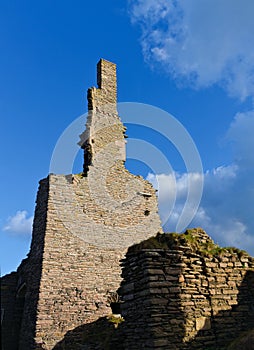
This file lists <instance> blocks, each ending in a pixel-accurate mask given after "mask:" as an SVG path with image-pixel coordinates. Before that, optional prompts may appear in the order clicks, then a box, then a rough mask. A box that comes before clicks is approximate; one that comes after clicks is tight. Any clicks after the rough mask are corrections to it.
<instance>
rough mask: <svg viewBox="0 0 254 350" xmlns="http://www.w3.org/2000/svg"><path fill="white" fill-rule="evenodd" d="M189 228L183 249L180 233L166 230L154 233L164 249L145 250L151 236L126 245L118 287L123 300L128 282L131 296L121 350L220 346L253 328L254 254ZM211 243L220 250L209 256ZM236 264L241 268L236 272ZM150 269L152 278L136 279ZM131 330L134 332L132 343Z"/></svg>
mask: <svg viewBox="0 0 254 350" xmlns="http://www.w3.org/2000/svg"><path fill="white" fill-rule="evenodd" d="M191 232H192V236H189V235H190V232H186V237H188V239H189V241H188V239H186V249H185V248H184V245H182V244H183V242H182V240H183V239H184V235H178V236H177V235H175V234H172V235H170V234H168V235H165V237H164V236H162V238H161V237H158V238H157V239H158V242H160V243H161V244H162V246H163V248H162V249H161V250H159V249H158V248H157V249H156V254H155V255H152V254H149V255H148V254H147V251H148V249H149V241H150V242H151V243H152V245H153V246H154V245H155V243H156V242H154V240H156V238H155V237H154V238H151V239H150V240H148V241H145V242H142V243H141V244H139V245H137V246H134V247H131V248H130V249H129V250H128V253H127V255H126V258H125V260H124V261H123V263H122V264H123V272H122V276H123V281H122V286H121V288H120V290H119V292H120V294H121V295H122V298H123V300H126V297H128V295H129V293H130V291H128V289H125V284H127V285H130V284H131V286H132V288H131V295H132V298H131V299H130V300H129V302H128V304H127V305H125V302H124V303H123V305H122V313H123V316H124V317H125V322H124V324H123V326H122V332H123V335H124V338H123V343H124V349H128V350H136V349H142V346H143V344H147V343H149V344H152V345H151V349H157V348H158V349H160V348H161V349H164V346H165V349H185V350H187V349H189V350H192V349H199V350H203V349H220V350H223V349H226V346H227V345H228V344H229V343H230V342H231V341H232V339H234V338H235V337H237V336H238V335H239V334H240V333H241V332H242V331H243V330H247V329H251V328H252V327H254V308H253V305H254V259H253V258H251V257H248V256H247V254H244V253H243V252H241V251H237V250H234V251H232V252H228V251H227V250H226V249H225V250H223V249H221V248H219V247H216V246H215V245H214V244H213V242H212V241H211V239H210V237H208V236H207V234H206V233H205V232H204V231H203V230H201V229H194V230H192V231H191ZM201 236H202V238H201ZM163 237H164V240H163ZM195 237H197V240H196V239H195ZM178 240H179V241H181V253H179V250H178V247H179V245H178V242H177V241H178ZM197 241H198V244H196V243H197ZM166 244H167V245H168V247H166ZM144 247H145V249H144V250H143V248H144ZM174 247H176V249H175V251H174V254H172V248H174ZM209 247H210V248H209ZM204 248H206V251H204ZM214 248H216V249H217V251H218V252H220V254H214V255H212V256H210V253H209V249H210V250H211V251H212V250H214ZM167 249H169V250H170V252H171V254H170V255H169V254H167ZM215 251H216V250H215ZM151 252H153V248H151V249H150V253H151ZM242 254H244V258H243V255H242ZM149 256H152V259H149V258H148V257H149ZM243 259H244V260H246V264H247V265H246V266H243V265H241V267H239V266H238V265H239V264H238V262H239V261H241V260H243ZM222 261H223V262H222ZM154 266H157V267H158V268H157V269H154ZM179 266H180V268H179ZM235 266H238V268H239V270H238V271H237V272H236V267H235ZM200 267H201V269H200ZM214 268H216V271H214V270H213V269H214ZM151 271H152V277H153V278H154V282H152V283H151V282H150V281H149V280H142V283H139V281H140V280H139V276H146V275H148V274H151ZM156 272H157V279H155V278H156ZM161 276H163V280H162V282H160V281H159V278H160V277H161ZM165 281H167V283H169V282H170V283H171V284H170V286H168V287H167V284H165ZM160 286H161V287H162V288H160ZM165 287H167V288H165ZM134 332H135V334H137V335H138V337H137V339H136V341H135V342H133V341H132V335H133V333H134ZM159 335H161V338H159V339H158V338H157V337H158V336H159Z"/></svg>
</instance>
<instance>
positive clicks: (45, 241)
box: [20, 60, 162, 350]
mask: <svg viewBox="0 0 254 350" xmlns="http://www.w3.org/2000/svg"><path fill="white" fill-rule="evenodd" d="M98 86H99V88H98V89H96V88H92V89H91V90H90V92H89V93H88V95H89V109H90V112H89V113H90V114H89V116H88V121H87V131H86V133H84V134H83V135H81V145H82V147H83V148H84V149H85V151H87V152H88V151H89V152H90V155H89V157H90V158H89V163H87V164H86V167H85V169H86V173H83V174H79V175H53V174H51V175H49V176H48V178H47V179H45V180H43V181H42V182H41V187H40V190H39V192H38V197H37V207H36V212H35V219H34V228H33V240H32V245H31V250H30V253H29V258H28V262H27V265H26V267H25V270H24V271H25V273H23V275H24V281H25V282H26V283H27V292H26V298H25V305H24V317H23V322H22V327H21V340H20V349H21V350H27V349H47V350H49V349H53V348H55V349H57V346H58V345H57V344H58V343H60V342H61V341H62V339H63V338H64V335H65V334H66V333H67V332H69V331H71V330H74V329H77V328H78V327H79V326H81V325H83V324H89V323H91V322H94V321H96V320H97V319H98V318H99V317H101V316H106V315H108V314H109V313H111V309H110V307H109V303H108V301H107V294H108V292H115V291H116V290H117V289H118V287H119V284H120V281H121V268H120V264H119V260H120V259H122V258H123V256H124V253H125V251H126V249H127V247H128V246H130V245H132V244H134V243H138V242H141V241H142V240H144V239H146V238H148V237H149V236H150V235H151V234H156V233H157V232H161V231H162V229H161V225H160V219H159V215H158V208H157V198H156V194H155V190H154V189H153V187H152V185H151V184H150V183H149V182H148V181H145V180H144V179H143V178H141V177H140V176H134V175H132V174H130V173H129V172H128V171H127V170H126V169H125V167H124V159H125V154H124V149H125V141H124V130H125V128H124V126H123V125H122V123H121V121H120V119H119V116H118V115H117V112H116V75H115V65H114V64H112V63H110V62H107V61H104V60H102V61H100V63H99V66H98ZM87 159H88V158H86V160H87ZM22 271H23V270H22ZM24 271H23V272H24ZM20 272H21V271H20Z"/></svg>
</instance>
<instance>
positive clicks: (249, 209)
mask: <svg viewBox="0 0 254 350" xmlns="http://www.w3.org/2000/svg"><path fill="white" fill-rule="evenodd" d="M253 16H254V3H253V1H252V0H245V1H240V0H223V1H221V0H195V1H184V0H175V1H173V0H172V1H171V0H149V1H148V0H147V1H144V0H135V1H134V0H133V1H129V2H126V1H121V0H112V1H110V2H105V1H101V0H98V1H94V2H92V1H90V2H84V1H81V0H80V1H79V0H77V1H74V2H72V3H71V2H69V1H63V0H61V1H58V0H56V1H49V0H45V1H43V2H40V3H38V2H37V3H35V2H34V1H29V0H25V1H22V2H20V1H15V0H12V1H1V4H0V23H1V24H0V31H1V33H0V47H1V56H0V74H1V81H0V84H1V85H0V115H1V170H2V171H1V174H0V176H1V181H0V184H1V203H0V208H1V210H0V229H1V233H0V234H1V269H2V274H5V273H8V272H10V271H12V270H15V269H16V267H17V266H18V264H19V263H20V262H21V260H22V258H24V257H25V256H26V254H27V252H28V249H29V244H30V238H31V222H32V217H33V213H34V207H35V198H36V192H37V188H38V181H39V180H40V179H41V178H44V177H46V176H47V174H48V171H49V163H50V159H51V155H52V152H53V149H54V146H55V144H56V142H57V140H58V138H59V137H60V135H61V133H62V132H63V130H64V129H65V128H67V127H68V125H70V123H71V122H72V121H73V120H75V119H76V118H77V117H79V116H80V115H82V114H83V113H85V112H86V111H87V106H86V90H87V88H88V87H90V86H94V85H95V83H96V63H97V61H98V60H99V59H100V58H101V57H103V58H105V59H108V60H111V61H113V62H115V63H116V64H117V67H118V100H119V102H139V103H146V104H150V105H152V106H155V107H159V108H161V109H163V110H165V111H167V112H168V113H171V114H172V115H173V116H174V117H175V118H177V119H178V120H179V122H181V123H182V125H183V126H184V127H185V128H186V130H187V131H188V132H189V134H190V135H191V137H192V138H193V141H194V142H195V144H196V147H197V149H198V151H199V154H200V157H201V159H202V163H203V169H204V174H203V176H204V192H203V197H202V201H201V203H200V207H199V209H198V211H197V213H196V216H195V218H194V220H193V222H192V223H190V225H189V226H201V227H203V228H204V229H205V230H206V231H207V232H208V233H209V234H210V235H211V236H212V237H213V239H214V240H215V241H216V242H219V243H220V244H222V245H236V246H238V247H240V248H243V249H246V250H248V251H249V252H250V253H251V254H252V255H254V219H253V217H254V215H253V204H254V154H253V150H254V138H253V132H254V109H253V96H254V63H253V62H254V37H253V32H254V22H253ZM127 133H128V136H129V138H130V139H131V138H139V139H146V140H147V141H148V142H150V143H153V144H154V145H156V147H159V148H160V149H161V150H162V152H163V153H164V154H165V155H166V156H167V158H168V159H169V160H170V164H171V167H172V169H173V170H174V177H175V180H176V190H177V201H176V205H175V207H174V209H173V211H172V215H171V221H170V222H168V223H167V224H166V225H165V230H167V231H168V230H169V231H170V230H172V229H174V227H175V226H174V225H175V222H176V221H177V218H179V215H180V212H181V210H182V207H183V204H184V201H185V200H186V191H187V187H188V186H187V181H186V178H187V172H186V169H185V168H184V166H183V164H182V162H181V161H180V160H179V159H180V158H181V155H180V157H179V155H177V154H176V152H175V151H174V147H173V146H172V145H169V144H168V143H166V142H164V143H163V141H161V140H159V136H158V135H157V136H156V135H155V136H154V135H152V134H149V132H148V131H147V130H145V129H142V128H138V127H130V128H129V130H128V132H127ZM127 166H128V167H129V169H130V170H132V171H133V172H135V173H139V172H140V173H141V174H142V175H144V176H145V177H148V179H149V180H150V181H152V182H154V183H155V175H154V174H152V173H149V169H148V167H142V166H141V165H140V162H138V161H127ZM81 167H82V165H81V160H80V157H79V158H78V159H77V161H76V165H75V171H77V172H79V171H81ZM148 173H149V174H148ZM157 175H158V176H157V178H159V179H160V213H161V215H162V217H163V215H164V212H165V211H167V203H168V198H167V196H166V193H168V192H167V188H168V186H170V184H171V183H172V174H169V173H166V172H165V173H164V172H161V173H160V174H157ZM193 176H194V174H193ZM195 176H196V177H195V179H196V180H195V181H196V182H197V184H198V183H199V176H198V174H196V175H195ZM200 177H201V174H200Z"/></svg>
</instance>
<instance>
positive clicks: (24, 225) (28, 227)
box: [3, 210, 33, 234]
mask: <svg viewBox="0 0 254 350" xmlns="http://www.w3.org/2000/svg"><path fill="white" fill-rule="evenodd" d="M32 224H33V217H32V216H30V217H28V213H27V211H25V210H21V211H17V212H16V214H15V215H14V216H10V217H9V218H8V219H7V223H6V225H5V226H4V227H3V231H6V232H9V233H11V234H31V232H32Z"/></svg>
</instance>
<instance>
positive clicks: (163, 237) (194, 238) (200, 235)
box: [129, 228, 248, 257]
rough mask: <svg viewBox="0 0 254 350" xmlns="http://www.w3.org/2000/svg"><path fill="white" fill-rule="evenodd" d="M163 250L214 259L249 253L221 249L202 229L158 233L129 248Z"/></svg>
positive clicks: (233, 249) (229, 248) (233, 248)
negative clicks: (183, 251)
mask: <svg viewBox="0 0 254 350" xmlns="http://www.w3.org/2000/svg"><path fill="white" fill-rule="evenodd" d="M148 249H151V250H153V249H162V250H181V249H189V250H191V251H192V252H193V253H196V254H200V255H202V256H207V257H214V256H223V255H227V254H237V255H238V256H239V257H241V256H243V255H246V256H248V253H247V252H246V251H244V250H240V249H238V248H235V247H220V246H219V245H218V244H215V243H214V241H213V240H212V239H211V238H210V237H209V236H208V235H207V233H206V232H205V231H204V230H202V229H201V228H194V229H188V230H186V231H185V232H184V233H175V232H173V233H163V234H161V233H158V234H157V236H153V237H150V238H149V239H147V240H145V241H143V242H141V243H139V244H135V245H133V246H132V247H130V248H129V252H131V253H135V252H138V251H141V250H148Z"/></svg>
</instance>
